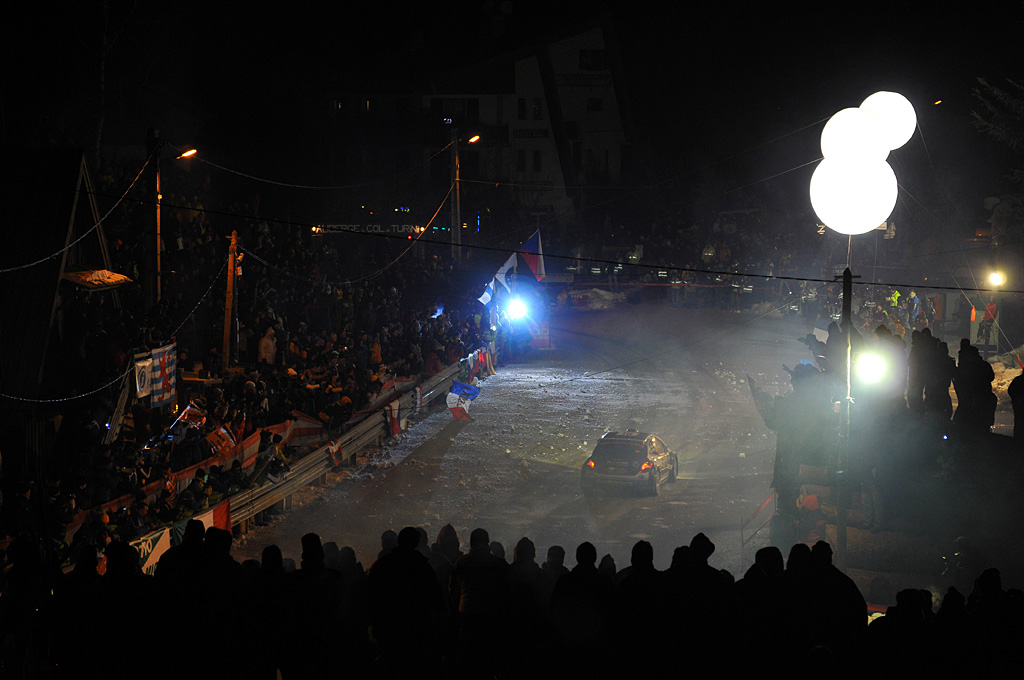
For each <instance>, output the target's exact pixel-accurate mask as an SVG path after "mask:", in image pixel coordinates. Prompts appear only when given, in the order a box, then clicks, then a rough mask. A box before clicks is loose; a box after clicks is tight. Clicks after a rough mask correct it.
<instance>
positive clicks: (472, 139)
mask: <svg viewBox="0 0 1024 680" xmlns="http://www.w3.org/2000/svg"><path fill="white" fill-rule="evenodd" d="M466 141H468V142H469V143H470V144H476V143H477V142H479V141H480V135H473V136H472V137H470V138H469V139H468V140H466Z"/></svg>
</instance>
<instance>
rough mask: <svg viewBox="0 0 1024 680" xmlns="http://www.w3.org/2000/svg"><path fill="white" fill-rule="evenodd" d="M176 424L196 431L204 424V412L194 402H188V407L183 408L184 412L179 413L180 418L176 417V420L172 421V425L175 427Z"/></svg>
mask: <svg viewBox="0 0 1024 680" xmlns="http://www.w3.org/2000/svg"><path fill="white" fill-rule="evenodd" d="M178 423H184V424H185V425H190V426H192V427H194V428H196V429H197V430H198V429H200V428H202V426H203V425H205V424H206V412H205V411H203V410H202V409H201V408H199V407H198V406H196V405H195V402H191V401H190V402H189V403H188V406H186V407H185V410H184V411H182V412H181V415H180V416H178V419H177V420H175V421H174V425H177V424H178ZM174 425H171V429H172V430H173V429H174Z"/></svg>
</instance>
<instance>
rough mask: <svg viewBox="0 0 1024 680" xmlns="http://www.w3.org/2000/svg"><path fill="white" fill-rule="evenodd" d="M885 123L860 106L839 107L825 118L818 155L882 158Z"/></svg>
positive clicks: (884, 148)
mask: <svg viewBox="0 0 1024 680" xmlns="http://www.w3.org/2000/svg"><path fill="white" fill-rule="evenodd" d="M885 139H886V135H885V123H884V121H883V120H882V119H881V118H879V117H878V116H876V115H875V114H873V113H869V112H867V111H864V110H863V109H843V110H842V111H839V112H838V113H836V114H835V115H834V116H832V117H831V118H829V119H828V122H827V123H825V127H824V129H822V131H821V155H822V156H824V157H825V158H833V159H844V158H852V159H858V158H864V159H876V160H881V161H884V160H885V158H886V156H888V155H889V147H888V146H885V142H884V140H885Z"/></svg>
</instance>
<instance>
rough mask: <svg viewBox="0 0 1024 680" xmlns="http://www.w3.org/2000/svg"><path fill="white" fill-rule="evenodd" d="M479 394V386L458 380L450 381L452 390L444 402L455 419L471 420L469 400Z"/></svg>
mask: <svg viewBox="0 0 1024 680" xmlns="http://www.w3.org/2000/svg"><path fill="white" fill-rule="evenodd" d="M478 394H480V388H479V387H476V386H474V385H469V384H466V383H464V382H459V381H458V380H453V381H452V391H451V392H449V393H448V398H447V399H446V400H445V403H447V404H448V410H449V411H451V412H452V415H453V416H455V419H456V420H473V419H472V418H470V417H469V402H471V401H473V400H474V399H476V397H477V395H478Z"/></svg>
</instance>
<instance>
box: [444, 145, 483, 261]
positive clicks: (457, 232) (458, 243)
mask: <svg viewBox="0 0 1024 680" xmlns="http://www.w3.org/2000/svg"><path fill="white" fill-rule="evenodd" d="M479 141H480V135H473V136H472V137H470V138H469V139H467V140H466V143H467V144H476V143H477V142H479ZM459 142H460V140H459V128H458V127H454V126H453V127H452V141H451V146H452V186H453V187H454V188H453V191H454V192H455V210H454V211H452V219H451V229H452V257H453V258H455V261H456V262H458V261H459V260H461V259H462V192H461V186H460V185H459Z"/></svg>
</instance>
